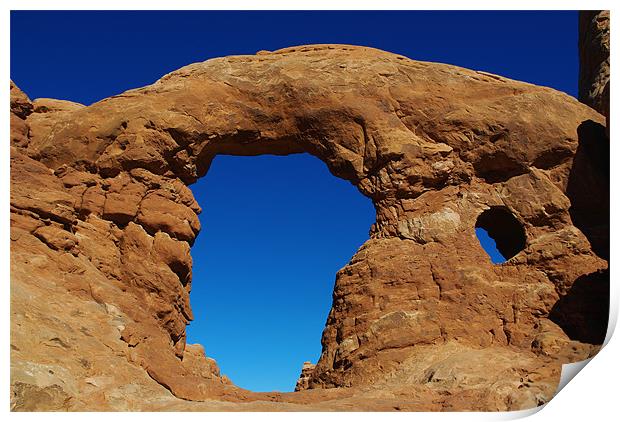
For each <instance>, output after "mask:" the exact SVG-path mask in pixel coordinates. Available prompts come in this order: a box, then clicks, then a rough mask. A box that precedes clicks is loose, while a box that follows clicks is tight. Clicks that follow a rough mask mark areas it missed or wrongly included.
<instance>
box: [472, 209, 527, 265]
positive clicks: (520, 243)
mask: <svg viewBox="0 0 620 422" xmlns="http://www.w3.org/2000/svg"><path fill="white" fill-rule="evenodd" d="M476 236H477V237H478V240H479V241H480V245H481V246H482V248H483V249H484V250H485V252H486V253H487V254H488V255H489V257H490V258H491V261H492V262H493V263H494V264H501V263H503V262H505V261H506V260H508V259H510V258H512V257H513V256H515V255H516V254H518V253H519V252H521V251H522V250H523V249H524V248H525V230H524V229H523V226H522V225H521V223H519V221H518V220H517V219H516V218H515V216H514V215H512V213H511V212H510V211H509V210H508V209H506V208H504V207H491V208H490V209H488V210H486V211H484V212H483V213H482V214H480V216H479V217H478V219H477V220H476Z"/></svg>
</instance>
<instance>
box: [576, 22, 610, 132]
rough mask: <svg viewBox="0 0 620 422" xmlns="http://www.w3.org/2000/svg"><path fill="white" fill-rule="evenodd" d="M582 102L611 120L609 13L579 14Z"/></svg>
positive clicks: (580, 92) (580, 94) (580, 90)
mask: <svg viewBox="0 0 620 422" xmlns="http://www.w3.org/2000/svg"><path fill="white" fill-rule="evenodd" d="M579 56H580V57H579V59H580V67H579V100H580V101H581V102H583V103H585V104H587V105H589V106H590V107H592V108H594V109H595V110H596V111H598V112H599V113H601V114H602V115H603V116H605V117H606V118H607V120H608V121H609V76H610V70H609V10H584V11H581V12H579Z"/></svg>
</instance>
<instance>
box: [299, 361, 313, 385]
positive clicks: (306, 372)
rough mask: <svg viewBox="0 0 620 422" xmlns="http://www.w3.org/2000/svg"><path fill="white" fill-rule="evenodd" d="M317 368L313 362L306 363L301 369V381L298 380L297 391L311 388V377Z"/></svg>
mask: <svg viewBox="0 0 620 422" xmlns="http://www.w3.org/2000/svg"><path fill="white" fill-rule="evenodd" d="M315 367H316V365H314V364H313V363H312V362H304V366H303V367H302V368H301V374H300V375H299V379H298V380H297V384H296V385H295V391H301V390H307V389H308V387H309V386H310V385H309V381H310V377H311V375H312V371H314V368H315Z"/></svg>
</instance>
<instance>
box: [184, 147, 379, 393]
mask: <svg viewBox="0 0 620 422" xmlns="http://www.w3.org/2000/svg"><path fill="white" fill-rule="evenodd" d="M191 188H192V191H193V193H194V196H195V198H196V200H197V201H198V203H199V204H200V205H201V206H202V208H203V212H202V214H201V215H200V220H201V224H202V227H203V229H202V231H201V233H200V234H199V235H198V237H197V238H196V241H195V243H194V245H193V246H192V257H193V283H192V293H191V295H190V297H191V306H192V310H193V313H194V321H192V322H191V324H190V325H189V326H188V327H187V340H188V343H200V344H202V345H203V346H204V348H205V351H206V354H207V356H209V357H211V358H214V359H215V360H216V362H217V363H218V365H219V367H220V371H221V373H222V374H223V375H226V376H228V377H229V378H230V379H231V380H232V381H233V383H234V384H236V385H237V386H240V387H242V388H246V389H249V390H253V391H293V390H294V388H295V384H296V382H297V379H298V377H299V375H300V373H301V369H302V365H303V363H304V361H312V362H313V363H316V361H317V360H318V358H319V356H320V353H321V335H322V332H323V328H324V326H325V322H326V320H327V315H328V313H329V310H330V309H331V305H332V303H331V300H332V293H333V287H334V280H335V275H336V272H337V271H338V270H340V269H341V268H342V267H343V266H344V265H346V263H347V262H348V261H349V260H350V259H351V257H352V256H353V255H354V254H355V252H356V250H357V249H358V248H359V247H360V246H361V245H362V244H363V242H365V241H366V240H367V239H368V231H369V229H370V226H371V224H372V223H374V221H375V209H374V206H373V204H372V202H371V200H370V199H369V198H367V197H365V196H364V195H362V194H361V193H360V192H359V191H358V190H357V188H356V187H355V186H353V185H352V184H351V183H350V182H348V181H346V180H343V179H340V178H338V177H335V176H333V175H332V174H331V173H330V172H329V170H328V168H327V166H326V165H325V163H324V162H323V161H321V160H319V159H318V158H316V157H314V156H312V155H310V154H291V155H288V156H277V155H259V156H252V157H248V156H233V155H217V156H215V158H214V160H213V162H212V163H211V165H210V168H209V170H208V172H207V174H206V175H205V176H203V177H202V178H201V179H200V180H199V181H198V182H197V183H195V184H193V185H192V186H191Z"/></svg>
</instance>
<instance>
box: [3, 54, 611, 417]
mask: <svg viewBox="0 0 620 422" xmlns="http://www.w3.org/2000/svg"><path fill="white" fill-rule="evenodd" d="M11 110H12V115H11V119H12V120H11V121H12V126H11V130H12V132H11V142H12V147H11V264H12V265H11V291H12V294H11V313H12V315H11V364H12V373H11V374H12V375H11V377H12V379H11V385H12V406H13V409H15V410H20V409H21V410H27V409H40V410H51V409H70V410H85V409H88V410H102V409H116V410H124V409H130V410H138V409H141V410H162V409H165V410H184V409H191V410H232V409H234V410H515V409H524V408H530V407H534V406H537V405H540V404H542V403H545V402H547V401H548V400H550V399H551V398H552V397H553V395H554V393H555V390H556V387H557V384H558V381H559V376H560V371H561V365H562V364H563V363H566V362H572V361H577V360H581V359H584V358H587V357H589V356H592V355H593V354H595V353H596V351H597V350H598V346H597V345H599V344H601V342H602V341H603V338H604V333H605V327H606V324H607V312H606V310H605V306H606V305H605V303H607V302H606V301H607V300H608V298H607V297H606V295H608V282H609V278H608V273H607V272H606V271H607V267H608V264H607V261H606V260H605V259H604V258H602V257H601V256H599V255H598V254H597V253H596V252H595V251H593V246H592V245H591V243H590V241H589V240H588V237H587V236H586V235H585V234H584V231H583V230H582V229H580V225H578V224H576V223H575V222H574V216H575V215H579V213H577V214H576V213H575V212H574V211H575V210H574V209H573V208H574V207H575V204H578V205H579V207H581V208H579V211H580V212H585V211H587V203H588V202H587V196H588V192H590V186H589V181H591V180H592V181H594V182H597V183H598V182H600V180H599V179H597V177H598V176H597V175H596V174H594V175H593V174H592V172H593V171H594V170H593V169H592V165H591V163H589V162H588V155H584V153H583V145H584V143H586V144H587V145H589V146H592V145H594V147H596V145H598V143H600V142H602V141H601V139H600V134H601V131H600V129H601V128H603V126H602V125H603V124H604V123H605V120H604V117H603V116H601V115H600V114H598V113H597V112H595V111H594V110H592V109H591V108H590V107H588V106H586V105H583V104H581V103H579V102H578V101H577V100H575V99H574V98H572V97H569V96H567V95H566V94H563V93H560V92H557V91H555V90H553V89H549V88H543V87H538V86H534V85H531V84H527V83H522V82H517V81H513V80H509V79H506V78H503V77H500V76H496V75H491V74H487V73H484V72H476V71H471V70H466V69H462V68H458V67H455V66H449V65H443V64H435V63H425V62H417V61H413V60H410V59H408V58H406V57H402V56H398V55H394V54H390V53H386V52H383V51H379V50H375V49H370V48H363V47H353V46H343V45H321V46H303V47H294V48H287V49H284V50H279V51H276V52H260V53H259V54H257V55H255V56H235V57H225V58H219V59H213V60H208V61H206V62H203V63H196V64H192V65H189V66H186V67H184V68H182V69H179V70H177V71H175V72H173V73H171V74H168V75H166V76H164V77H163V78H161V79H160V80H159V81H157V82H155V83H154V84H153V85H150V86H147V87H144V88H140V89H135V90H131V91H128V92H125V93H123V94H121V95H117V96H114V97H111V98H108V99H105V100H103V101H100V102H98V103H95V104H93V105H91V106H88V107H83V106H80V105H78V104H74V103H67V102H60V101H53V100H38V101H35V102H34V103H33V102H30V101H29V100H28V98H27V97H26V96H25V95H24V94H23V93H22V92H21V91H20V90H19V89H18V88H17V87H15V86H14V85H13V84H12V85H11ZM603 133H604V131H603ZM301 152H307V153H310V154H312V155H315V156H316V157H318V158H320V159H321V160H323V161H324V162H325V163H326V164H327V165H328V167H329V169H330V170H331V172H332V173H333V174H334V175H335V176H337V177H341V178H344V179H346V180H349V181H350V182H351V183H353V184H354V185H356V186H357V187H358V189H359V191H360V192H361V193H362V194H364V195H366V196H368V197H369V198H371V199H372V201H373V203H374V205H375V208H376V212H377V218H376V223H375V224H374V225H373V226H372V227H371V230H370V239H369V240H368V241H366V242H365V243H364V245H363V246H362V247H361V248H360V249H359V251H358V252H357V253H356V254H355V256H354V257H353V258H352V259H351V262H349V263H348V264H347V265H346V266H345V267H344V268H343V269H342V270H340V271H339V272H338V274H337V276H336V283H335V288H334V293H333V305H332V309H331V311H330V314H329V317H328V319H327V322H326V326H325V330H324V332H323V336H322V340H321V341H322V346H323V351H322V354H321V357H320V360H319V361H318V362H317V365H316V367H315V368H314V369H310V367H308V368H307V369H308V370H307V371H306V374H305V375H304V382H303V385H302V386H300V388H306V387H307V389H306V390H304V391H300V392H296V393H252V392H248V391H245V390H242V389H239V388H237V387H235V386H234V385H231V384H230V382H229V381H228V380H227V379H225V378H223V377H220V375H219V371H218V369H217V366H216V364H215V362H214V361H213V360H211V359H208V358H206V357H205V355H204V350H203V349H202V348H201V347H200V346H197V345H187V344H186V342H185V327H186V324H187V323H188V322H189V321H190V320H191V319H192V312H191V308H190V301H189V297H190V296H189V293H190V289H191V275H192V274H191V271H192V270H191V268H192V259H191V255H190V247H191V245H192V243H193V241H194V239H195V237H196V235H197V234H198V232H199V230H200V223H199V220H198V217H197V215H198V214H199V213H200V206H199V205H198V204H197V203H196V201H195V200H194V198H193V196H192V193H191V191H190V190H189V188H188V187H187V185H188V184H191V183H192V182H194V181H196V180H197V179H198V178H199V177H201V176H203V175H204V174H205V173H206V172H207V171H208V169H209V165H210V162H211V160H212V159H213V157H214V156H215V155H217V154H236V155H258V154H265V153H270V154H292V153H301ZM485 212H486V214H485V215H487V217H484V218H482V220H480V221H479V217H480V216H481V214H483V213H485ZM494 215H495V216H498V217H497V218H493V216H494ZM501 215H503V216H504V217H499V216H501ZM489 216H490V217H489ZM507 221H509V222H510V224H508V226H505V224H504V222H507ZM515 222H516V223H515ZM481 224H483V225H485V226H487V227H488V228H489V230H490V232H491V231H493V232H495V233H499V234H498V236H500V237H501V239H498V243H501V244H503V245H505V248H506V250H511V251H513V252H515V253H514V256H513V257H512V258H511V259H509V260H508V261H507V262H506V263H504V264H502V265H493V264H492V263H491V261H490V259H489V257H488V256H487V255H486V253H485V252H484V250H483V249H482V248H481V246H480V244H479V242H478V240H477V238H476V235H475V231H474V229H475V227H476V226H477V225H481ZM515 224H516V225H515ZM580 224H581V223H580ZM581 226H582V227H585V226H583V224H582V225H581ZM507 227H508V228H507ZM510 227H516V229H518V231H519V232H522V233H521V234H522V235H523V236H524V237H525V240H524V242H523V244H518V243H515V240H514V239H519V238H520V237H519V236H521V235H517V236H515V235H514V233H513V231H514V230H512V229H510ZM502 233H504V234H503V235H502ZM203 235H205V236H208V235H209V234H208V230H207V231H206V232H205V233H203ZM601 309H602V310H601ZM205 346H206V350H207V353H208V350H209V345H208V344H206V345H205ZM181 399H185V400H181Z"/></svg>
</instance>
